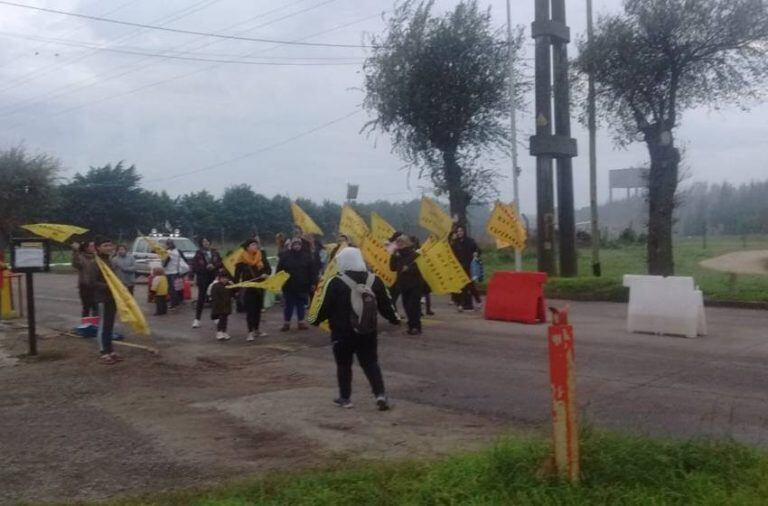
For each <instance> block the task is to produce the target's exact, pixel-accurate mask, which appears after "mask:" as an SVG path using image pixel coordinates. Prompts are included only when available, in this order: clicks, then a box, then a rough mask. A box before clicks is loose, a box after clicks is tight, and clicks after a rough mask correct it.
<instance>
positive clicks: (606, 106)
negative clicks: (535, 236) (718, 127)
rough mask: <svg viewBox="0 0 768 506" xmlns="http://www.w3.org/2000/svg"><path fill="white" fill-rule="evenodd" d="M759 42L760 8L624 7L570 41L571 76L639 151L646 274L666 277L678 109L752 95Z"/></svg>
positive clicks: (758, 77)
mask: <svg viewBox="0 0 768 506" xmlns="http://www.w3.org/2000/svg"><path fill="white" fill-rule="evenodd" d="M767 43H768V8H767V7H766V2H765V1H764V0H625V2H624V12H623V13H622V14H620V15H611V16H602V17H601V18H600V20H599V22H598V25H597V29H596V31H595V36H594V38H593V40H592V42H591V43H588V42H587V41H586V40H581V41H580V42H579V50H580V55H579V57H578V59H577V60H576V61H575V66H576V69H577V70H578V71H579V72H580V73H582V75H587V74H591V75H592V76H593V77H594V80H595V83H596V87H597V97H598V100H599V104H600V111H601V115H602V116H603V117H604V118H605V119H607V120H608V122H609V123H610V124H611V125H612V126H613V127H615V129H616V138H617V140H618V141H619V142H620V143H630V142H634V141H638V140H641V141H643V142H645V144H646V146H647V148H648V154H649V156H650V161H651V167H650V176H649V181H648V205H649V217H648V272H649V273H650V274H661V275H671V274H673V273H674V260H673V256H672V225H673V211H674V207H675V192H676V191H677V186H678V171H679V164H680V152H679V150H678V149H677V148H676V147H675V137H674V130H675V128H676V127H677V126H678V125H679V121H680V116H681V113H682V111H683V110H685V109H689V108H692V107H696V106H700V105H717V104H723V103H729V102H731V103H732V102H736V101H738V102H739V103H740V104H743V102H744V101H745V100H749V99H754V98H756V97H758V96H759V94H760V93H759V91H760V89H759V85H760V84H762V83H763V81H764V79H765V77H766V76H768V53H767V52H766V50H767V49H768V44H767Z"/></svg>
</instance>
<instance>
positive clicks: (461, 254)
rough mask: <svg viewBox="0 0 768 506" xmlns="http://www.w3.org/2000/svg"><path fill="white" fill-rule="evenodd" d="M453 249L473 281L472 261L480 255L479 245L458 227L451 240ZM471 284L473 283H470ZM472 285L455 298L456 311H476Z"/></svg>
mask: <svg viewBox="0 0 768 506" xmlns="http://www.w3.org/2000/svg"><path fill="white" fill-rule="evenodd" d="M451 249H453V253H454V255H456V259H457V260H458V261H459V263H460V264H461V266H462V267H463V268H464V271H465V272H466V273H467V276H468V277H469V278H470V279H472V275H471V273H470V272H471V269H472V259H473V258H474V257H475V253H477V254H478V255H479V254H480V248H478V247H477V243H476V242H475V240H474V239H472V238H471V237H467V231H466V229H465V228H464V227H463V226H462V225H457V226H456V228H455V229H454V232H453V236H452V238H451ZM470 284H471V281H470ZM470 284H467V286H465V287H464V289H462V290H461V293H459V294H456V295H455V296H454V298H453V301H454V303H455V304H456V309H458V310H459V311H463V310H468V311H471V310H473V309H474V305H473V304H472V293H471V290H470Z"/></svg>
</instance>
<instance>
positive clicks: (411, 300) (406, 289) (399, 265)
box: [389, 235, 424, 336]
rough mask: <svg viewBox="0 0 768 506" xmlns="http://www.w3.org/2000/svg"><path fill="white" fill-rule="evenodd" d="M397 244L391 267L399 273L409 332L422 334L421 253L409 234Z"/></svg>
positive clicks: (399, 237) (398, 278)
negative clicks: (418, 261)
mask: <svg viewBox="0 0 768 506" xmlns="http://www.w3.org/2000/svg"><path fill="white" fill-rule="evenodd" d="M395 245H396V249H395V251H394V253H392V256H391V257H390V258H389V268H390V270H392V271H394V272H396V273H397V281H396V282H395V284H396V286H397V289H398V291H399V292H400V295H401V296H402V297H403V308H405V314H406V316H407V318H408V334H409V335H412V336H415V335H418V334H421V297H422V294H423V290H424V278H423V277H422V276H421V272H420V271H419V266H418V265H416V259H417V258H418V256H419V253H418V252H417V251H416V248H415V246H414V244H413V241H412V240H411V238H410V237H408V236H407V235H400V236H398V238H397V239H396V240H395Z"/></svg>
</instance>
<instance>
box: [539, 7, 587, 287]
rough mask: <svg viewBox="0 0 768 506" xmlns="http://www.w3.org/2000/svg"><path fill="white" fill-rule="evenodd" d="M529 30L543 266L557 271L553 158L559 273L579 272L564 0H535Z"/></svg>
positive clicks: (572, 274) (541, 267) (574, 144)
mask: <svg viewBox="0 0 768 506" xmlns="http://www.w3.org/2000/svg"><path fill="white" fill-rule="evenodd" d="M550 6H551V17H550ZM531 35H532V36H533V38H534V39H535V40H536V135H534V136H533V137H531V147H530V152H531V156H535V157H536V182H537V197H538V202H537V211H538V234H537V235H538V248H537V250H538V255H539V270H540V271H543V272H547V273H549V274H550V275H556V274H557V270H556V266H555V251H554V238H555V237H554V236H555V233H554V195H553V194H554V189H553V174H552V160H553V159H557V176H558V177H557V187H558V192H557V193H558V204H559V205H558V225H559V233H560V240H559V246H560V275H562V276H575V275H576V273H577V266H576V222H575V217H574V207H573V165H572V160H571V159H572V158H573V157H574V156H576V153H577V149H576V140H575V139H573V138H571V120H570V93H569V86H568V48H567V47H568V42H569V41H570V29H569V28H568V27H567V26H566V24H565V0H536V18H535V20H534V22H533V25H532V27H531ZM550 48H551V51H550ZM552 69H554V108H555V111H554V112H555V131H554V135H553V134H552V95H553V93H552V92H553V79H552V78H553V75H552V74H553V71H552Z"/></svg>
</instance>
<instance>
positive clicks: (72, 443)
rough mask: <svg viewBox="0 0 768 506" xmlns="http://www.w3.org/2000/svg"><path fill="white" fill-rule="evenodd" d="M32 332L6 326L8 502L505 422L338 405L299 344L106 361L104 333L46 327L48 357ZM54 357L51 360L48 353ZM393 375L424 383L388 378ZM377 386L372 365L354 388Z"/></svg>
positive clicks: (253, 466)
mask: <svg viewBox="0 0 768 506" xmlns="http://www.w3.org/2000/svg"><path fill="white" fill-rule="evenodd" d="M22 333H23V331H22V330H18V332H14V331H10V332H9V331H6V332H4V333H0V350H3V351H2V352H1V353H0V363H7V364H8V365H10V366H9V367H0V384H1V385H3V388H2V389H0V410H1V411H2V416H0V448H1V449H2V455H3V459H4V466H2V467H0V503H3V504H4V503H14V502H18V501H49V500H56V501H63V502H73V501H80V500H93V499H104V498H109V497H114V496H118V495H136V494H142V493H147V492H153V491H162V490H168V489H172V488H184V487H191V486H203V485H206V484H210V483H216V482H220V481H226V480H233V479H241V478H246V477H249V476H255V475H260V474H262V473H265V472H268V471H273V470H281V469H292V470H295V469H297V468H301V467H312V466H319V465H325V464H327V463H337V462H340V461H345V460H347V459H351V458H354V459H358V458H359V459H379V458H390V457H406V456H407V457H413V456H428V455H435V454H441V453H443V452H446V451H449V450H452V449H457V448H467V447H472V446H475V445H476V444H480V442H483V441H488V440H490V439H491V438H492V437H493V435H495V434H496V433H498V431H499V430H500V428H499V426H498V425H496V424H495V423H494V422H490V421H488V420H484V419H482V418H478V417H472V416H467V415H459V414H456V413H454V412H451V411H449V410H443V409H438V408H434V407H431V406H427V405H421V404H417V403H409V402H404V401H403V402H397V403H396V404H395V406H394V409H393V410H392V411H391V412H387V413H380V412H378V411H376V410H375V407H374V405H373V402H372V400H371V399H370V398H369V397H368V396H367V395H362V394H360V393H358V394H357V399H358V400H357V407H356V408H355V409H353V410H340V409H338V408H336V407H335V406H333V405H332V404H331V403H330V399H331V398H332V397H333V396H334V394H335V388H334V380H335V378H334V375H333V365H332V362H331V358H330V353H328V354H327V355H326V354H323V355H324V356H323V358H322V359H315V358H307V357H300V356H297V355H295V354H294V353H292V352H291V351H292V350H300V349H303V348H305V347H306V346H305V345H304V344H302V343H300V342H288V343H265V344H263V345H257V346H249V345H246V343H234V342H233V343H230V345H228V346H221V345H220V343H215V342H212V343H203V344H194V343H188V342H187V343H183V345H181V344H171V345H165V346H164V347H163V348H162V350H161V353H160V354H159V355H156V354H153V353H150V352H148V351H146V350H142V349H137V348H131V347H125V346H123V347H120V348H119V351H120V352H121V353H122V354H123V356H124V357H125V361H124V362H122V363H120V364H118V365H116V366H105V365H102V364H100V363H99V362H98V354H97V353H96V348H95V343H94V342H93V340H88V339H81V338H75V337H68V336H56V337H54V336H53V335H52V334H50V333H47V334H46V335H47V336H48V337H46V338H45V339H43V340H42V341H41V353H42V355H41V358H40V359H34V358H30V359H25V360H15V359H13V358H11V357H12V356H13V355H20V354H22V353H24V351H25V347H26V342H25V339H24V336H23V335H22ZM46 357H47V358H49V359H48V360H45V359H44V358H46ZM390 380H391V384H393V385H399V386H402V385H413V384H415V383H418V380H415V379H413V378H410V377H406V376H397V375H389V377H388V381H390ZM366 388H367V385H366V384H365V382H364V378H362V375H358V376H357V377H356V384H355V390H356V392H363V391H364V389H366Z"/></svg>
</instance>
